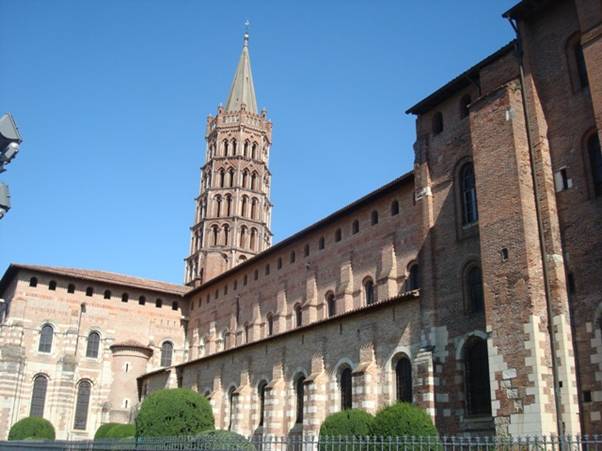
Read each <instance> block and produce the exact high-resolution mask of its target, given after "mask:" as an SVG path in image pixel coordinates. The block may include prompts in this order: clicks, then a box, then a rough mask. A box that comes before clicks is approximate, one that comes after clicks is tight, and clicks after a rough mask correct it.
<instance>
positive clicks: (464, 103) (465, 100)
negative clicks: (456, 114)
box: [460, 94, 471, 119]
mask: <svg viewBox="0 0 602 451" xmlns="http://www.w3.org/2000/svg"><path fill="white" fill-rule="evenodd" d="M470 102H471V99H470V96H469V95H468V94H465V95H463V96H462V98H461V99H460V119H464V118H465V117H468V114H469V110H468V106H469V105H470Z"/></svg>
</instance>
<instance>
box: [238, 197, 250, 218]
mask: <svg viewBox="0 0 602 451" xmlns="http://www.w3.org/2000/svg"><path fill="white" fill-rule="evenodd" d="M248 202H249V198H248V197H247V196H242V201H241V203H240V215H241V216H242V217H243V218H246V217H247V203H248Z"/></svg>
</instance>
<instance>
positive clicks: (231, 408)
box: [228, 387, 236, 431]
mask: <svg viewBox="0 0 602 451" xmlns="http://www.w3.org/2000/svg"><path fill="white" fill-rule="evenodd" d="M235 391H236V387H232V388H230V390H228V430H229V431H231V430H232V426H233V425H234V392H235Z"/></svg>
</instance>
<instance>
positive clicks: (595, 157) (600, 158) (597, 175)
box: [587, 131, 602, 196]
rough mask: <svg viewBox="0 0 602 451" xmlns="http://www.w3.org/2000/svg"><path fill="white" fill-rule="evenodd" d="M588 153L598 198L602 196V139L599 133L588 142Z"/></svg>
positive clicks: (595, 133) (594, 134)
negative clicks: (601, 140)
mask: <svg viewBox="0 0 602 451" xmlns="http://www.w3.org/2000/svg"><path fill="white" fill-rule="evenodd" d="M587 153H588V154H589V165H590V169H591V173H592V181H593V183H594V193H595V194H596V196H601V195H602V150H600V138H599V137H598V133H597V131H596V132H594V133H593V134H592V135H591V136H590V137H589V139H588V140H587Z"/></svg>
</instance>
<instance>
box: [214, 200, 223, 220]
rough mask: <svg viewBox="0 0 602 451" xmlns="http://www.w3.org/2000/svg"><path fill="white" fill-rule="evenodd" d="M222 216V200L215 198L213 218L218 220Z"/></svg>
mask: <svg viewBox="0 0 602 451" xmlns="http://www.w3.org/2000/svg"><path fill="white" fill-rule="evenodd" d="M221 215H222V198H221V196H215V216H216V217H217V218H219V217H220V216H221Z"/></svg>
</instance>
